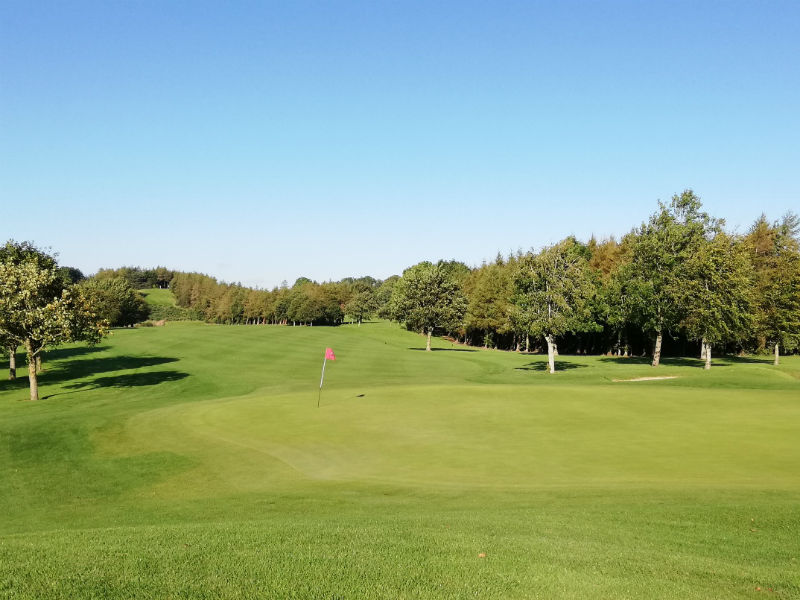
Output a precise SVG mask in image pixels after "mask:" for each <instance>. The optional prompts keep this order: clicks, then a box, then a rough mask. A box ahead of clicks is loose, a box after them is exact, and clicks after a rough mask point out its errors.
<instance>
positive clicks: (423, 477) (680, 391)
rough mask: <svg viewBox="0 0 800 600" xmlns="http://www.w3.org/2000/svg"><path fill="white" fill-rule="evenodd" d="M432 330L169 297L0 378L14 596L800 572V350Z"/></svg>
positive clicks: (5, 539) (770, 581) (331, 594)
mask: <svg viewBox="0 0 800 600" xmlns="http://www.w3.org/2000/svg"><path fill="white" fill-rule="evenodd" d="M153 291H159V290H153ZM326 346H331V347H333V348H334V350H335V351H336V354H337V360H336V362H334V363H329V364H328V369H327V374H326V386H325V391H324V392H323V395H322V406H321V408H319V409H317V407H316V403H317V385H318V381H319V379H318V378H319V369H320V367H321V360H322V355H323V351H324V348H325V347H326ZM423 347H424V340H423V339H422V338H421V337H419V336H417V335H414V334H411V333H408V332H405V331H403V330H401V329H400V328H398V327H396V326H394V325H391V324H388V323H369V324H365V325H363V326H361V327H355V326H343V327H338V328H323V327H304V328H300V327H297V328H293V327H271V326H261V327H252V326H251V327H243V326H239V327H236V326H213V325H204V324H199V323H170V324H168V326H167V327H164V328H149V329H139V330H119V331H115V332H114V335H113V336H112V338H111V339H110V340H108V341H107V343H105V344H104V345H103V346H101V347H100V348H94V349H87V348H64V349H60V350H57V351H54V352H51V353H50V354H49V355H48V356H47V358H46V369H47V371H46V373H45V374H44V375H43V376H42V380H41V381H42V395H43V396H44V398H43V399H42V400H41V401H40V402H39V403H29V402H25V401H24V398H25V397H26V390H25V382H24V381H18V382H6V381H3V382H0V471H2V477H3V485H2V486H1V487H0V515H2V518H0V597H8V598H77V597H80V598H134V597H135V598H219V597H229V598H255V597H263V598H468V597H469V598H475V597H481V598H552V597H559V598H585V597H602V598H640V597H655V598H750V597H754V596H759V595H761V594H768V595H769V596H770V597H778V598H792V597H798V596H800V565H799V564H798V561H800V541H799V540H800V535H799V534H800V513H799V512H798V505H799V502H800V477H799V476H798V467H797V465H798V464H800V359H798V357H789V358H786V359H784V360H783V362H784V364H783V365H782V366H781V367H779V368H775V367H773V366H771V365H770V364H769V361H766V360H764V361H762V360H761V359H715V365H714V368H713V369H712V371H711V372H704V371H703V370H702V368H701V363H700V361H698V360H694V359H667V360H666V361H665V364H664V366H663V367H662V368H660V369H659V370H658V371H654V370H653V369H652V368H651V367H649V366H648V364H647V363H646V361H643V360H638V359H615V358H604V357H584V356H581V357H572V356H569V357H560V359H559V361H558V368H560V369H561V371H560V372H559V373H557V374H556V375H554V376H550V375H548V374H547V373H546V372H545V367H546V357H542V356H535V355H531V356H526V355H519V354H513V353H504V352H495V351H484V350H477V349H474V350H473V349H466V348H463V347H459V346H452V345H451V344H449V343H445V342H442V341H438V342H437V343H436V350H437V351H436V352H432V353H425V352H423V351H421V350H422V348H423ZM654 372H655V373H657V374H658V375H664V376H667V375H675V376H677V378H676V379H670V380H661V381H640V382H615V381H613V380H615V379H631V378H636V377H642V376H649V375H653V374H654Z"/></svg>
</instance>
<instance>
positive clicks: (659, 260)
mask: <svg viewBox="0 0 800 600" xmlns="http://www.w3.org/2000/svg"><path fill="white" fill-rule="evenodd" d="M701 206H702V205H701V203H700V199H699V198H698V197H697V196H695V195H694V192H692V190H685V191H684V192H683V193H682V194H681V195H680V196H678V195H675V196H673V197H672V200H671V202H670V203H669V204H668V205H665V204H663V203H659V207H660V209H659V211H658V212H656V213H655V214H653V215H652V216H651V217H650V220H649V221H648V222H647V223H645V224H643V225H642V226H641V227H640V228H639V229H637V230H636V231H635V237H634V240H633V245H632V247H631V262H630V266H629V267H628V272H627V275H628V278H627V283H628V290H629V292H630V293H629V295H628V298H629V299H630V302H631V305H630V308H631V314H632V315H633V317H634V319H635V320H636V321H637V323H638V324H639V326H640V327H641V328H642V330H643V331H644V332H646V333H653V334H655V346H654V349H653V363H652V364H653V366H654V367H657V366H658V365H659V363H660V361H661V343H662V340H663V336H664V333H665V332H668V331H674V330H676V329H677V328H678V326H679V325H680V323H681V321H682V319H683V316H684V315H683V313H682V308H683V306H682V304H681V299H682V297H683V286H684V285H685V282H686V276H687V275H686V269H685V263H686V261H687V260H688V259H689V258H690V256H691V252H692V249H693V248H694V247H696V246H697V245H698V243H699V240H701V239H702V238H703V237H706V236H707V235H709V234H710V233H713V232H714V231H717V230H719V228H720V226H721V224H722V222H721V221H716V220H714V219H712V218H711V217H709V216H708V215H707V214H706V213H704V212H701V210H700V208H701Z"/></svg>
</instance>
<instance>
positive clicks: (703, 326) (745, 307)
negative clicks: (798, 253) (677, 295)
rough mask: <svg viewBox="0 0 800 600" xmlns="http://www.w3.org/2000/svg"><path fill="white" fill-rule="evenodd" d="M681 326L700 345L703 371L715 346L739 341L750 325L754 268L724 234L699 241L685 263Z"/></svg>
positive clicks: (743, 253) (733, 241) (736, 243)
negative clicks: (734, 340) (703, 363)
mask: <svg viewBox="0 0 800 600" xmlns="http://www.w3.org/2000/svg"><path fill="white" fill-rule="evenodd" d="M684 268H685V270H686V278H685V280H684V282H683V285H682V286H681V291H682V301H681V303H682V311H683V313H684V315H685V316H684V319H683V322H682V324H683V326H684V327H685V328H686V331H687V333H688V335H689V337H690V338H691V339H695V340H699V341H701V343H702V348H703V350H702V352H701V356H702V357H703V358H704V359H705V368H706V369H710V368H711V347H712V345H714V344H719V343H721V342H726V341H729V340H733V339H741V338H743V337H744V336H745V335H746V333H747V332H748V331H749V328H750V325H751V323H752V284H753V268H752V264H751V262H750V259H749V257H748V255H747V251H746V249H745V247H744V245H743V244H742V243H740V242H739V241H738V240H736V239H734V238H732V237H731V236H729V235H728V234H726V233H724V232H721V231H720V232H718V233H717V234H716V235H715V236H714V237H713V238H712V239H710V240H707V239H705V238H701V239H700V241H699V242H698V243H697V244H694V245H693V246H692V251H691V252H690V253H689V256H688V258H687V260H686V262H685V264H684Z"/></svg>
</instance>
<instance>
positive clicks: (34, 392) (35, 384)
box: [25, 340, 39, 400]
mask: <svg viewBox="0 0 800 600" xmlns="http://www.w3.org/2000/svg"><path fill="white" fill-rule="evenodd" d="M25 352H26V353H27V357H28V381H29V382H30V384H31V400H38V399H39V381H38V380H37V379H36V356H34V354H33V344H31V341H30V340H25Z"/></svg>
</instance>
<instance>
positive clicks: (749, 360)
mask: <svg viewBox="0 0 800 600" xmlns="http://www.w3.org/2000/svg"><path fill="white" fill-rule="evenodd" d="M720 358H722V359H724V360H727V361H729V362H732V363H740V364H759V365H771V364H774V362H775V357H774V356H770V357H765V356H721V357H720ZM711 360H714V358H713V356H712V358H711Z"/></svg>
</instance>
